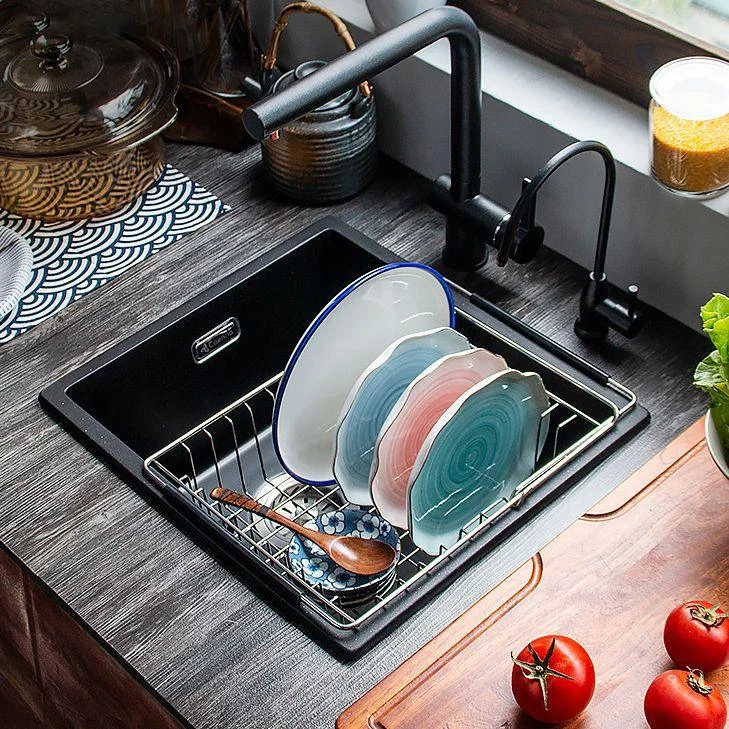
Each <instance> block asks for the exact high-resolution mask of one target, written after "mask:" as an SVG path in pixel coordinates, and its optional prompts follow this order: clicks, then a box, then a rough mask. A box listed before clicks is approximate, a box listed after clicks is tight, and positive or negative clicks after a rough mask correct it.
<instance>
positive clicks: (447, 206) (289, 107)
mask: <svg viewBox="0 0 729 729" xmlns="http://www.w3.org/2000/svg"><path fill="white" fill-rule="evenodd" d="M440 38H447V39H448V41H449V42H450V52H451V174H450V175H442V176H441V177H439V178H438V179H437V180H436V181H435V183H434V185H433V188H432V191H431V194H430V202H431V204H432V205H433V207H435V208H436V209H437V210H439V211H440V212H442V213H443V214H444V215H445V217H446V235H445V247H444V248H443V254H442V255H443V262H444V263H445V264H446V265H448V266H450V267H451V268H455V269H459V270H463V271H471V270H474V269H476V268H479V267H480V266H481V265H483V264H484V263H485V262H486V260H487V258H488V253H487V248H486V245H487V244H488V245H490V246H492V247H494V248H497V249H498V251H499V253H498V256H497V264H498V265H499V266H504V265H505V264H506V263H507V261H508V259H511V260H514V261H516V262H518V263H526V262H528V261H530V260H532V259H533V258H534V256H536V254H537V252H538V250H539V248H540V247H541V245H542V242H543V240H544V230H543V228H541V227H540V226H539V225H537V224H536V223H535V214H534V213H535V205H536V198H535V193H536V190H537V188H538V187H539V186H541V184H542V182H544V181H545V179H546V177H545V179H543V180H541V181H538V180H537V177H539V174H538V175H537V177H535V180H534V182H532V180H529V179H525V180H524V188H523V189H524V192H523V194H522V197H521V198H520V199H519V201H518V202H517V204H516V207H515V208H514V210H513V211H512V212H509V211H508V210H506V209H505V208H503V207H502V206H500V205H499V204H498V203H495V202H493V201H492V200H489V199H488V198H487V197H485V196H484V195H482V194H481V41H480V38H479V33H478V28H477V27H476V24H475V23H474V22H473V20H472V19H471V17H470V16H469V15H468V14H467V13H465V12H464V11H462V10H459V9H458V8H454V7H440V8H434V9H432V10H428V11H426V12H424V13H422V14H420V15H418V16H416V17H415V18H412V19H411V20H408V21H406V22H405V23H403V24H402V25H399V26H397V27H396V28H393V29H392V30H389V31H387V32H386V33H383V34H382V35H379V36H376V37H374V38H373V39H371V40H369V41H368V42H367V43H363V44H362V45H361V46H359V47H358V48H356V49H354V50H352V51H350V52H349V53H346V54H345V55H343V56H341V57H339V58H337V59H335V60H333V61H331V62H330V63H328V64H327V65H325V66H322V67H321V68H319V69H318V70H317V71H315V72H314V73H312V74H310V75H309V76H306V77H304V78H302V79H300V80H298V81H296V82H295V83H293V84H291V85H290V86H288V87H287V88H286V89H284V90H282V91H280V92H278V93H276V94H273V95H271V96H268V97H266V98H265V99H263V100H261V101H259V102H257V103H256V104H254V105H253V106H250V107H249V108H247V109H246V110H245V111H244V112H243V123H244V125H245V128H246V130H247V131H248V133H249V134H250V135H251V136H252V137H253V138H254V139H258V140H262V139H264V138H266V137H268V136H271V135H275V134H277V133H278V131H279V130H280V129H281V128H282V127H283V126H284V125H285V124H287V123H289V122H291V121H293V120H295V119H297V118H299V117H300V116H303V115H304V114H306V113H307V112H309V111H311V110H312V109H315V108H317V107H319V106H321V105H322V104H325V103H327V102H328V101H330V100H331V99H333V98H335V97H337V96H339V95H340V94H343V93H344V92H346V91H348V90H349V89H351V88H353V87H354V86H357V85H359V84H360V83H363V82H365V81H366V80H367V79H369V78H372V77H373V76H376V75H377V74H378V73H381V72H382V71H385V70H387V69H388V68H390V67H392V66H394V65H396V64H398V63H400V61H403V60H405V59H406V58H408V57H409V56H411V55H413V54H414V53H416V52H417V51H419V50H421V49H423V48H425V47H427V46H429V45H430V44H431V43H434V42H435V41H437V40H439V39H440ZM590 144H593V145H599V143H596V142H595V143H590ZM599 147H600V149H597V148H596V147H592V148H591V149H593V151H600V152H601V153H602V151H601V150H602V147H603V145H599ZM568 149H569V148H568ZM563 151H566V150H563ZM573 152H574V150H570V153H571V154H572V153H573ZM608 154H609V152H608ZM557 156H558V155H557ZM557 156H555V158H553V160H550V162H552V161H554V160H555V159H556V158H557ZM605 159H606V160H607V157H605ZM610 159H612V157H610ZM606 163H607V162H606ZM557 166H558V165H557ZM541 172H543V171H540V174H541ZM610 172H611V170H610V169H608V174H609V173H610ZM612 172H613V175H612V184H614V169H613V170H612ZM549 174H551V170H550V172H549ZM546 176H547V177H548V176H549V175H546ZM609 198H610V202H612V191H611V193H610V196H609ZM605 212H606V211H605V208H603V215H605ZM607 213H608V217H607V218H606V219H604V220H603V222H604V225H601V230H602V231H604V233H605V235H604V236H601V243H600V245H599V249H600V250H602V251H603V255H602V261H604V250H605V247H606V245H607V231H608V229H609V213H610V210H609V209H608V210H607ZM597 273H598V274H599V275H598V276H597V277H596V278H597V280H595V281H594V282H593V284H594V285H591V284H588V286H587V287H586V289H588V288H589V289H590V290H589V291H586V293H585V295H584V296H583V300H582V302H581V311H580V319H579V325H578V326H576V328H575V331H576V332H577V333H578V335H579V336H581V337H583V338H590V339H595V338H601V337H603V336H605V334H606V333H607V328H608V326H610V327H611V328H614V329H616V330H617V331H620V332H621V333H622V334H624V335H625V336H629V337H630V336H634V334H635V333H636V332H637V330H638V328H639V327H640V318H639V317H638V316H637V315H636V310H635V297H633V300H632V302H631V304H630V306H629V307H626V306H624V305H623V304H622V303H620V304H615V305H613V304H614V303H615V302H614V299H613V298H612V297H611V296H610V293H609V291H608V285H607V281H606V280H605V279H604V276H603V274H602V271H598V272H597ZM628 309H629V310H628ZM624 320H629V321H627V323H626V321H624Z"/></svg>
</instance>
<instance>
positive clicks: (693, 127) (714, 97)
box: [649, 57, 729, 197]
mask: <svg viewBox="0 0 729 729" xmlns="http://www.w3.org/2000/svg"><path fill="white" fill-rule="evenodd" d="M650 92H651V98H652V100H651V104H650V112H649V113H650V129H651V142H652V146H651V170H652V172H653V176H654V177H655V178H656V180H658V182H659V183H660V184H662V185H663V186H664V187H666V188H668V189H669V190H671V191H672V192H675V193H678V194H681V195H686V196H689V197H711V196H715V195H719V194H720V193H722V192H723V191H724V190H726V189H729V63H726V62H724V61H720V60H719V59H715V58H703V57H694V58H680V59H679V60H677V61H671V62H670V63H667V64H666V65H665V66H661V68H659V69H658V70H657V71H656V72H655V73H654V74H653V76H652V78H651V81H650Z"/></svg>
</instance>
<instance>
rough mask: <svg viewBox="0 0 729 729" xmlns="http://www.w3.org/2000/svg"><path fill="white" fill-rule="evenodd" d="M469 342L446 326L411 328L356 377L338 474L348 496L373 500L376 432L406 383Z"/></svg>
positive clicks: (342, 430)
mask: <svg viewBox="0 0 729 729" xmlns="http://www.w3.org/2000/svg"><path fill="white" fill-rule="evenodd" d="M469 348H470V345H469V343H468V339H466V337H464V336H463V335H462V334H459V333H458V332H457V331H456V330H455V329H451V328H449V327H444V328H442V329H435V330H433V331H429V332H423V333H418V334H411V335H409V336H407V337H403V338H402V339H400V340H398V341H397V342H395V343H393V344H392V345H390V346H389V347H388V348H387V349H386V350H385V351H384V352H383V353H382V355H381V356H380V357H378V358H377V359H376V360H375V361H374V362H373V363H372V364H371V365H370V366H369V367H368V368H367V369H366V370H365V372H364V373H363V375H362V376H361V377H360V378H359V380H358V381H357V382H356V383H355V385H354V387H353V388H352V391H351V392H350V395H349V397H348V398H347V402H346V403H345V406H344V410H343V415H342V418H341V421H340V425H339V429H338V431H337V444H336V448H337V450H336V454H335V457H334V477H335V478H336V479H337V483H338V484H339V486H340V487H341V489H342V491H344V495H345V496H346V497H347V501H349V502H350V503H352V504H359V505H360V506H370V505H371V504H372V498H371V495H370V469H371V466H372V461H373V459H374V453H375V445H376V443H377V436H378V435H379V433H380V428H381V427H382V424H383V423H384V422H385V420H386V419H387V416H388V414H389V413H390V410H391V409H392V406H393V405H394V404H395V403H396V402H397V400H398V398H399V397H400V395H402V393H403V392H404V391H405V389H406V388H407V386H408V385H409V384H410V383H411V382H412V381H413V379H415V378H416V377H417V376H418V375H419V374H420V373H421V372H422V371H423V370H425V369H427V368H428V367H429V366H430V365H432V364H433V362H436V361H437V360H439V359H441V358H442V357H445V356H446V355H447V354H453V353H454V352H463V351H464V350H467V349H469Z"/></svg>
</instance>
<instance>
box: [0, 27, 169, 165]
mask: <svg viewBox="0 0 729 729" xmlns="http://www.w3.org/2000/svg"><path fill="white" fill-rule="evenodd" d="M0 71H1V72H2V77H1V78H0V153H4V154H10V155H13V156H49V155H59V154H73V153H79V152H91V153H94V152H97V153H107V152H113V151H115V150H118V149H122V148H125V147H129V146H133V145H135V144H139V143H141V142H143V141H145V140H147V139H149V138H150V137H152V136H153V135H155V134H157V133H158V132H159V131H161V130H162V129H164V128H165V127H166V126H168V125H169V124H171V123H172V122H173V121H174V118H175V116H176V113H177V109H176V108H175V105H174V96H175V93H176V91H177V87H178V83H179V69H178V65H177V60H176V58H175V57H174V56H173V55H172V53H170V52H169V51H168V50H167V49H166V48H164V47H163V46H162V45H160V44H159V43H157V42H155V41H152V40H147V39H140V38H126V37H120V36H115V37H108V38H94V39H82V40H72V39H71V38H69V37H68V36H65V35H61V34H55V33H52V32H51V31H49V30H48V29H45V30H43V31H42V32H41V33H40V34H38V35H36V36H35V37H32V38H30V39H29V38H28V37H27V36H26V37H19V38H17V40H15V41H13V42H6V43H2V44H0Z"/></svg>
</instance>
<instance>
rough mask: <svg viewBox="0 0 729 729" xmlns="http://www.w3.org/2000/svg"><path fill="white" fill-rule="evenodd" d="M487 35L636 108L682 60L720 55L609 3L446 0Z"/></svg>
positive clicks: (604, 0)
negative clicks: (652, 83) (654, 81)
mask: <svg viewBox="0 0 729 729" xmlns="http://www.w3.org/2000/svg"><path fill="white" fill-rule="evenodd" d="M450 4H451V5H457V6H458V7H460V8H462V9H463V10H465V11H466V12H468V13H469V14H470V15H471V16H472V17H473V18H474V20H475V21H476V22H477V23H478V24H479V26H480V27H481V28H483V29H484V30H485V31H486V32H488V33H493V34H494V35H498V36H500V37H501V38H504V39H506V40H508V41H510V42H511V43H514V44H515V45H517V46H519V47H520V48H523V49H524V50H526V51H529V52H530V53H533V54H535V55H537V56H541V57H542V58H546V59H547V60H548V61H551V62H552V63H554V64H556V65H557V66H561V67H562V68H564V69H565V70H567V71H570V72H571V73H574V74H575V75H577V76H581V77H582V78H586V79H587V80H589V81H592V82H593V83H596V84H597V85H598V86H602V87H603V88H606V89H609V90H610V91H614V92H615V93H617V94H620V96H623V97H625V98H626V99H630V100H631V101H634V102H636V103H637V104H642V105H643V106H647V105H648V102H649V101H650V94H649V93H648V80H649V79H650V77H651V75H652V74H653V72H654V71H655V70H656V69H657V68H659V67H660V66H662V65H663V64H664V63H667V62H668V61H672V60H674V59H675V58H682V57H684V56H697V55H700V56H706V55H717V56H719V57H726V56H727V53H726V51H721V50H719V49H717V48H714V47H712V46H710V45H708V44H705V45H699V42H698V41H696V40H694V39H689V38H688V37H687V36H686V37H681V33H680V31H679V30H676V29H673V28H672V29H670V30H669V29H667V26H666V27H665V28H663V27H658V26H659V25H660V24H659V23H657V22H655V21H649V20H648V19H647V18H641V17H639V15H638V14H637V13H635V12H631V11H630V10H628V9H627V8H618V7H617V6H616V4H614V3H611V2H609V0H602V1H600V0H539V2H534V0H508V1H506V0H451V3H450Z"/></svg>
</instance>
